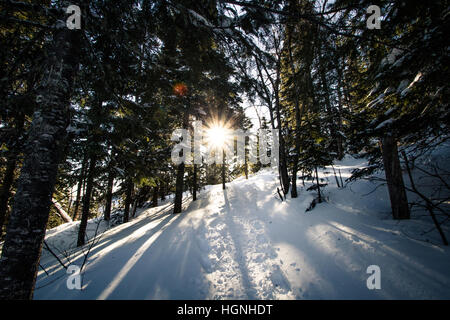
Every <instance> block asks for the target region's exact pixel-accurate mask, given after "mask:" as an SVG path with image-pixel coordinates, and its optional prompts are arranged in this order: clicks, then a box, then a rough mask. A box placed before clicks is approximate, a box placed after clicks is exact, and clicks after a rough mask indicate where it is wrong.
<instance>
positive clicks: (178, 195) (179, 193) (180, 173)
mask: <svg viewBox="0 0 450 320" xmlns="http://www.w3.org/2000/svg"><path fill="white" fill-rule="evenodd" d="M184 168H185V165H184V162H183V163H180V164H179V165H178V168H177V179H176V182H175V201H174V208H173V213H180V212H181V210H182V206H181V204H182V201H183V188H184Z"/></svg>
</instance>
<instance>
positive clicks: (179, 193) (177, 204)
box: [173, 100, 189, 214]
mask: <svg viewBox="0 0 450 320" xmlns="http://www.w3.org/2000/svg"><path fill="white" fill-rule="evenodd" d="M188 103H189V100H188ZM188 124H189V113H188V112H187V111H185V113H184V116H183V128H187V127H188ZM185 167H186V165H185V164H184V162H182V163H180V164H179V165H178V167H177V178H176V182H175V201H174V205H173V213H174V214H176V213H180V212H181V210H182V202H183V191H184V169H185Z"/></svg>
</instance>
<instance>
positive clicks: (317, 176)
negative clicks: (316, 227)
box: [315, 167, 322, 203]
mask: <svg viewBox="0 0 450 320" xmlns="http://www.w3.org/2000/svg"><path fill="white" fill-rule="evenodd" d="M315 169H316V183H317V194H318V201H319V203H322V194H321V193H320V181H319V173H318V172H317V167H316V168H315Z"/></svg>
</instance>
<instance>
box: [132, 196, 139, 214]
mask: <svg viewBox="0 0 450 320" xmlns="http://www.w3.org/2000/svg"><path fill="white" fill-rule="evenodd" d="M137 207H138V199H137V198H136V199H134V201H133V205H132V207H131V217H132V218H134V217H135V216H136V211H137Z"/></svg>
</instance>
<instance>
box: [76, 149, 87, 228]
mask: <svg viewBox="0 0 450 320" xmlns="http://www.w3.org/2000/svg"><path fill="white" fill-rule="evenodd" d="M86 164H87V157H86V156H85V157H84V159H83V162H82V164H81V169H80V170H81V171H80V176H79V178H78V186H77V195H76V197H75V205H74V208H73V220H74V221H75V220H77V219H78V209H79V207H80V199H81V188H82V186H83V185H84V181H85V171H86Z"/></svg>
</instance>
